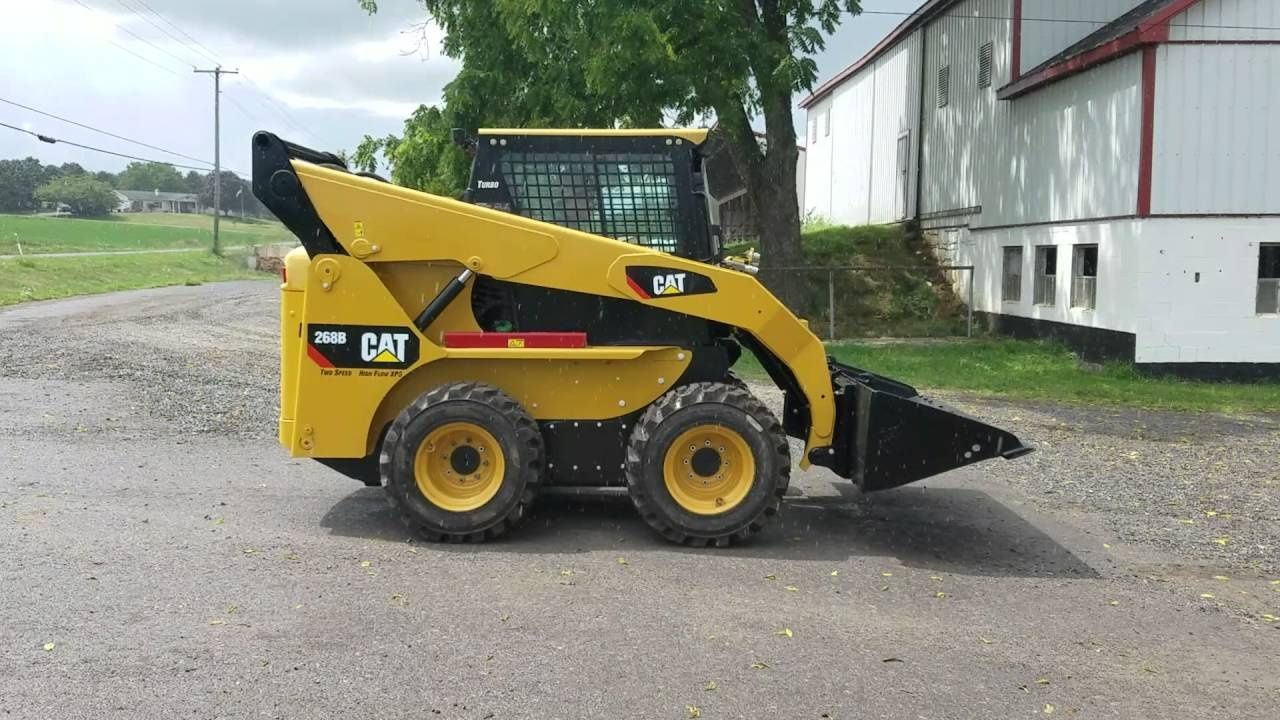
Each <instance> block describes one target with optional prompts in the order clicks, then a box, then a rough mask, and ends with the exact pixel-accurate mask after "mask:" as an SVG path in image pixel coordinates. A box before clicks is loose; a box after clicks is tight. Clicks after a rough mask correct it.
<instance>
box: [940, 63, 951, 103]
mask: <svg viewBox="0 0 1280 720" xmlns="http://www.w3.org/2000/svg"><path fill="white" fill-rule="evenodd" d="M950 103H951V66H950V65H948V66H946V67H944V68H942V69H940V70H938V107H940V108H943V107H946V106H947V105H949V104H950Z"/></svg>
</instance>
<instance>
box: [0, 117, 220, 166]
mask: <svg viewBox="0 0 1280 720" xmlns="http://www.w3.org/2000/svg"><path fill="white" fill-rule="evenodd" d="M0 127H6V128H9V129H10V130H17V131H18V132H20V133H26V134H27V135H30V136H31V137H33V138H35V139H37V140H39V141H40V142H44V143H49V144H50V145H54V144H57V143H62V144H63V145H70V146H72V147H78V148H81V149H84V150H92V151H93V152H99V153H103V154H104V155H115V156H116V157H122V158H125V159H127V160H137V161H139V162H146V163H157V164H159V165H172V166H173V167H176V168H182V169H183V170H200V171H204V172H208V171H209V168H202V167H195V166H194V165H181V164H178V163H173V162H167V161H164V160H152V159H151V158H144V157H138V156H137V155H129V154H127V153H118V152H116V151H114V150H104V149H103V148H100V147H94V146H92V145H83V144H81V143H78V142H72V141H71V140H62V139H59V138H56V137H53V136H52V135H45V134H44V133H38V132H35V131H34V130H28V129H26V128H23V127H18V126H17V125H10V124H9V123H5V122H0Z"/></svg>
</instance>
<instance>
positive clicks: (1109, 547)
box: [1102, 543, 1111, 550]
mask: <svg viewBox="0 0 1280 720" xmlns="http://www.w3.org/2000/svg"><path fill="white" fill-rule="evenodd" d="M1102 547H1104V548H1106V549H1108V550H1110V549H1111V543H1102Z"/></svg>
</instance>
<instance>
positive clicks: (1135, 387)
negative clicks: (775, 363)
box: [734, 340, 1280, 413]
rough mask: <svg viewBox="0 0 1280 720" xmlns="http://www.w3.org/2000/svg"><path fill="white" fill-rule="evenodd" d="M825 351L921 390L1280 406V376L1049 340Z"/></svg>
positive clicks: (754, 367) (742, 365)
mask: <svg viewBox="0 0 1280 720" xmlns="http://www.w3.org/2000/svg"><path fill="white" fill-rule="evenodd" d="M827 351H828V353H829V354H831V355H833V356H834V357H835V358H836V359H837V360H839V361H840V362H843V363H846V364H849V365H854V366H856V367H860V368H862V369H864V370H870V371H872V372H875V373H879V374H881V375H886V376H888V377H891V378H894V379H895V380H900V381H902V382H905V383H908V384H910V385H914V386H916V387H918V388H920V389H922V390H923V389H931V390H954V391H963V392H972V393H974V394H980V395H983V396H996V397H1008V398H1018V399H1026V400H1048V401H1054V402H1069V403H1079V404H1098V403H1102V404H1111V405H1128V406H1133V407H1141V408H1151V409H1164V410H1190V411H1209V412H1228V413H1250V412H1265V413H1280V383H1256V384H1249V383H1240V384H1233V383H1206V382H1193V381H1187V380H1176V379H1169V378H1151V377H1146V376H1143V375H1140V374H1139V373H1138V372H1136V371H1135V370H1134V368H1133V366H1132V365H1128V364H1123V363H1116V364H1110V365H1106V366H1104V367H1102V368H1100V369H1096V368H1095V369H1089V368H1086V367H1084V366H1082V365H1081V364H1080V363H1079V361H1077V360H1076V358H1075V356H1074V355H1072V354H1071V353H1070V352H1069V351H1067V350H1066V349H1065V348H1063V347H1061V346H1059V345H1056V344H1052V343H1046V342H1026V341H1018V340H975V341H971V342H969V341H956V342H943V343H933V344H922V343H897V344H862V343H839V344H836V343H833V344H830V345H828V346H827ZM734 369H735V371H737V372H738V373H740V374H741V375H743V376H744V377H748V378H763V377H765V375H764V371H763V370H762V369H761V368H760V366H759V364H758V363H757V362H756V360H755V358H754V357H751V356H750V355H749V354H744V355H743V358H742V359H741V360H740V361H739V362H738V364H737V366H736V367H735V368H734Z"/></svg>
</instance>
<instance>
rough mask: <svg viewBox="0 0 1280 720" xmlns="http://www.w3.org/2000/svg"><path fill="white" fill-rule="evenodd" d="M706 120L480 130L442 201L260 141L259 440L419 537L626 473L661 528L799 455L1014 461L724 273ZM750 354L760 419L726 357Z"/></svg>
mask: <svg viewBox="0 0 1280 720" xmlns="http://www.w3.org/2000/svg"><path fill="white" fill-rule="evenodd" d="M706 139H707V131H705V130H625V131H619V130H602V131H587V130H563V131H560V130H556V131H551V130H542V131H537V130H482V131H480V133H479V135H478V136H477V137H476V138H475V139H474V140H472V141H471V143H472V148H473V152H474V165H473V170H472V178H471V183H470V186H469V188H468V190H467V193H466V195H465V197H464V200H463V201H458V200H453V199H450V198H445V197H438V196H435V195H430V194H426V193H422V192H418V191H415V190H410V189H407V188H403V187H398V186H395V185H393V184H390V183H387V182H386V181H384V180H382V179H381V178H378V177H376V176H370V175H365V174H360V173H354V172H351V171H349V170H348V169H347V168H346V166H345V165H344V163H343V162H342V160H341V159H339V158H338V157H337V156H335V155H332V154H329V153H324V152H318V151H315V150H311V149H308V148H304V147H301V146H299V145H295V144H293V143H289V142H287V141H284V140H282V139H280V138H279V137H277V136H275V135H273V134H270V133H267V132H260V133H258V134H256V135H255V136H254V138H253V141H252V143H253V191H254V194H255V195H256V196H257V197H258V199H259V200H261V201H262V202H263V204H265V205H266V206H267V207H268V208H270V209H271V211H272V212H273V213H275V215H276V216H277V217H278V218H279V219H280V220H281V221H282V222H283V223H284V224H285V225H286V226H287V227H288V228H289V229H290V230H291V231H292V232H293V233H294V234H295V235H297V237H298V239H299V240H300V241H301V247H300V248H298V249H296V250H294V251H293V252H291V253H290V254H289V255H288V257H287V258H286V260H285V269H284V281H283V284H282V286H281V315H280V334H281V385H280V424H279V438H280V442H281V443H282V444H283V445H284V446H285V447H286V448H288V449H289V451H290V452H291V453H292V454H293V455H294V456H298V457H310V458H314V459H316V460H319V461H320V462H322V463H325V464H327V465H329V466H330V467H333V468H335V469H337V470H339V471H341V472H343V473H345V474H347V475H350V476H352V477H355V478H358V479H361V480H364V481H365V482H366V483H368V484H370V485H378V484H380V485H382V486H384V487H385V490H386V493H387V497H388V499H389V501H390V503H391V505H392V507H393V508H394V509H395V510H396V511H397V512H398V513H399V515H400V516H401V517H402V519H403V520H404V521H405V522H406V523H407V524H408V525H409V526H411V527H412V528H414V529H415V530H417V531H418V532H419V533H421V534H422V535H424V536H425V537H427V538H429V539H434V540H447V541H464V540H466V541H479V540H484V539H488V538H493V537H496V536H498V535H500V534H502V533H504V532H505V531H507V530H509V529H510V528H512V527H514V526H515V525H516V524H518V523H519V522H520V521H521V519H523V518H524V517H525V516H526V515H527V514H528V512H529V508H530V505H531V503H532V502H533V501H534V499H535V497H536V496H537V495H538V492H539V490H540V489H542V488H543V487H544V486H580V487H581V486H587V487H591V486H625V487H626V489H627V491H628V493H629V495H630V497H631V499H632V500H633V502H634V504H635V507H636V509H637V510H638V511H639V514H640V516H641V517H642V518H643V519H644V521H645V522H646V523H648V524H649V525H650V526H652V527H653V528H654V529H655V530H656V531H657V532H658V533H660V534H661V535H663V536H664V537H666V538H668V539H669V540H671V541H674V542H680V543H688V544H692V545H699V546H702V545H716V546H721V545H727V544H729V543H730V542H733V541H737V540H742V539H745V538H747V537H748V536H750V535H751V534H752V533H754V532H756V531H758V530H760V529H761V528H762V527H764V526H765V524H766V521H767V520H768V519H769V518H770V517H771V516H772V515H774V514H775V513H776V512H777V511H778V508H779V503H780V501H781V498H782V497H783V494H784V493H785V491H786V489H787V483H788V481H789V477H790V472H791V465H792V457H791V449H790V444H789V442H788V436H790V437H792V438H796V439H798V440H799V441H800V442H802V443H803V446H804V450H803V454H802V455H800V457H799V463H798V464H799V466H800V467H801V468H807V467H809V466H810V465H818V466H822V467H826V468H829V469H830V470H831V471H833V472H834V473H835V474H837V475H839V476H841V477H844V478H848V479H850V480H852V481H853V482H854V483H856V484H857V485H858V487H860V488H861V489H862V490H864V491H873V490H883V489H886V488H892V487H896V486H899V485H903V484H906V483H910V482H913V481H915V480H919V479H922V478H926V477H929V476H932V475H936V474H938V473H941V472H945V471H947V470H951V469H953V468H957V467H961V466H963V465H968V464H970V463H976V462H979V461H981V460H986V459H990V458H996V457H1004V458H1014V457H1017V456H1019V455H1022V454H1024V453H1027V452H1030V448H1027V447H1025V446H1024V445H1023V444H1022V443H1021V442H1020V441H1019V440H1018V438H1016V437H1015V436H1013V435H1012V434H1010V433H1008V432H1005V431H1003V430H1000V429H997V428H994V427H991V426H989V425H986V424H984V423H982V422H980V421H978V420H975V419H972V418H969V417H966V416H964V415H961V414H958V413H955V412H952V411H949V410H947V409H945V408H942V407H940V406H938V405H936V404H934V403H931V402H929V401H927V400H925V399H924V398H921V397H920V396H919V395H918V394H917V393H916V391H915V390H913V389H912V388H911V387H909V386H907V385H904V384H902V383H900V382H896V381H894V380H890V379H887V378H884V377H880V376H878V375H875V374H873V373H870V372H866V371H864V370H860V369H858V368H854V367H848V366H846V365H842V364H840V363H838V362H835V361H834V360H832V359H830V358H828V357H827V355H826V353H825V351H824V347H823V345H822V343H821V342H820V341H819V339H818V338H817V337H816V336H815V335H814V334H813V333H812V332H810V331H809V328H808V326H807V324H806V323H805V322H804V321H802V320H800V319H798V318H797V317H796V316H795V315H793V314H792V313H791V312H790V311H789V310H788V309H787V308H786V307H785V306H783V305H782V303H781V302H779V301H778V300H777V299H776V298H775V297H774V296H773V295H772V294H771V293H770V292H769V291H768V290H767V289H766V288H765V287H764V286H763V285H762V284H761V283H760V282H759V281H757V280H756V278H755V277H754V276H753V275H752V274H751V273H749V272H745V271H743V269H742V268H741V266H740V265H739V266H738V267H737V268H736V269H735V268H734V267H727V266H725V265H724V264H722V263H721V258H720V249H719V248H718V247H717V244H718V243H717V239H716V235H715V232H714V228H713V226H712V225H711V224H710V223H709V219H708V212H707V204H706V201H705V197H704V195H703V187H704V177H703V160H704V158H703V155H702V148H703V145H704V143H705V141H706ZM743 349H746V350H747V351H749V352H751V353H753V354H754V355H755V356H756V358H758V359H759V361H760V363H761V365H762V366H763V367H764V369H765V370H766V371H767V372H768V375H769V377H770V378H771V379H772V381H773V383H774V384H775V385H777V387H778V388H780V389H781V390H782V392H783V394H784V397H785V402H784V407H783V413H782V418H781V419H779V418H778V417H776V416H775V414H774V412H772V411H771V410H770V409H769V408H767V407H766V406H765V405H764V404H763V403H762V402H761V401H760V400H758V399H757V398H756V397H754V396H753V395H752V393H751V391H750V389H749V388H748V387H747V385H745V384H744V383H743V382H741V381H740V380H738V379H737V378H736V377H735V376H734V375H733V374H732V373H731V368H732V367H733V365H734V363H735V362H736V361H737V359H738V357H739V355H740V354H741V352H742V351H743Z"/></svg>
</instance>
